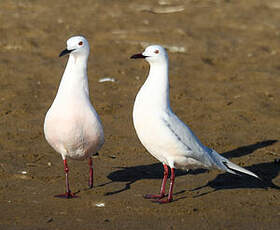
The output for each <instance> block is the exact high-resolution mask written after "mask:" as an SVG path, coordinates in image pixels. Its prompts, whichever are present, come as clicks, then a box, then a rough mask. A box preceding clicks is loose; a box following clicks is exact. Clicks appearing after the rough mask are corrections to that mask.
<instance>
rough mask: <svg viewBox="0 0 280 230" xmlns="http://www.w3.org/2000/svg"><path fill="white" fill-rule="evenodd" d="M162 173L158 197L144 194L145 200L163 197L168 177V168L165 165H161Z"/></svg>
mask: <svg viewBox="0 0 280 230" xmlns="http://www.w3.org/2000/svg"><path fill="white" fill-rule="evenodd" d="M163 167H164V172H163V180H162V184H161V189H160V193H159V195H153V194H146V195H145V196H144V198H146V199H161V198H163V197H165V185H166V181H167V177H168V167H167V165H166V164H163Z"/></svg>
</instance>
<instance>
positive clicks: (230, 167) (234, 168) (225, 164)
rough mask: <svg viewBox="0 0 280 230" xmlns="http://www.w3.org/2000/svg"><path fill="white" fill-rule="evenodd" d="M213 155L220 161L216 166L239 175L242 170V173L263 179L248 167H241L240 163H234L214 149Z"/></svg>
mask: <svg viewBox="0 0 280 230" xmlns="http://www.w3.org/2000/svg"><path fill="white" fill-rule="evenodd" d="M212 156H214V158H215V162H216V163H217V161H218V162H219V164H216V166H217V167H218V168H219V169H222V170H225V171H227V172H229V173H232V174H237V175H238V172H241V173H244V174H247V175H250V176H252V177H255V178H257V179H260V180H261V178H259V177H258V176H257V175H256V174H255V173H253V172H251V171H249V170H247V169H244V168H242V167H240V166H239V165H236V164H234V163H232V162H231V161H229V160H228V159H226V158H224V157H223V156H221V155H220V154H218V153H217V152H216V151H214V150H212Z"/></svg>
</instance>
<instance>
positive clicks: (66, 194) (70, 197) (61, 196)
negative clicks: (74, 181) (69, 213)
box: [54, 192, 78, 199]
mask: <svg viewBox="0 0 280 230" xmlns="http://www.w3.org/2000/svg"><path fill="white" fill-rule="evenodd" d="M54 197H56V198H65V199H72V198H78V196H76V195H75V194H74V193H72V192H66V193H63V194H59V195H55V196H54Z"/></svg>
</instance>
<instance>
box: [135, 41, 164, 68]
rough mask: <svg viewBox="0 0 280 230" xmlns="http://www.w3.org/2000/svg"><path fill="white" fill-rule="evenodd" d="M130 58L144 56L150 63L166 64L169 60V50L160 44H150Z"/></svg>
mask: <svg viewBox="0 0 280 230" xmlns="http://www.w3.org/2000/svg"><path fill="white" fill-rule="evenodd" d="M130 58H133V59H136V58H144V59H145V60H146V61H147V62H149V63H150V64H166V63H167V62H168V56H167V52H166V51H165V49H164V48H163V47H162V46H160V45H151V46H148V47H147V48H146V49H145V51H144V52H143V53H140V54H135V55H132V56H131V57H130Z"/></svg>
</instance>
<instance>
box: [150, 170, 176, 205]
mask: <svg viewBox="0 0 280 230" xmlns="http://www.w3.org/2000/svg"><path fill="white" fill-rule="evenodd" d="M174 182H175V170H174V168H171V176H170V187H169V193H168V198H167V200H155V202H158V203H161V204H162V203H169V202H171V201H173V187H174Z"/></svg>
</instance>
